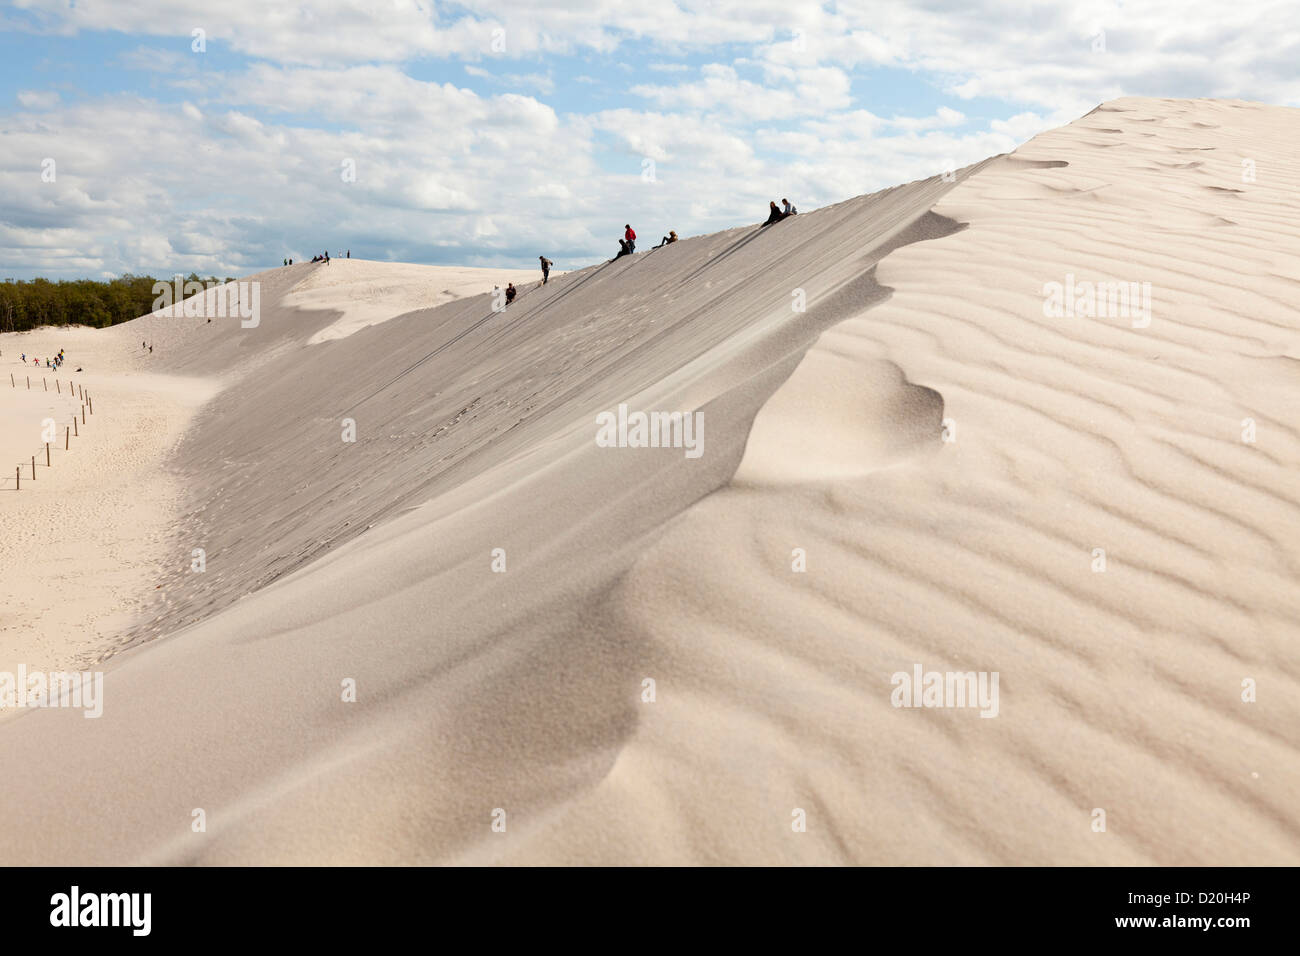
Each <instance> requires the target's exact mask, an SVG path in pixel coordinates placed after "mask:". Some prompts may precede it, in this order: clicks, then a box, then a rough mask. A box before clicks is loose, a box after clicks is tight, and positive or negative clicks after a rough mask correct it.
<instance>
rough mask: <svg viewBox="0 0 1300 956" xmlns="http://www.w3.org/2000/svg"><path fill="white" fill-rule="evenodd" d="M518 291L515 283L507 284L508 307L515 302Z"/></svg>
mask: <svg viewBox="0 0 1300 956" xmlns="http://www.w3.org/2000/svg"><path fill="white" fill-rule="evenodd" d="M516 291H517V290H516V289H515V284H514V283H513V282H508V283H506V305H509V304H510V303H511V302H513V301H515V294H516Z"/></svg>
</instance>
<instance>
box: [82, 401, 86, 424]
mask: <svg viewBox="0 0 1300 956" xmlns="http://www.w3.org/2000/svg"><path fill="white" fill-rule="evenodd" d="M81 424H83V425H84V424H86V406H85V405H82V406H81Z"/></svg>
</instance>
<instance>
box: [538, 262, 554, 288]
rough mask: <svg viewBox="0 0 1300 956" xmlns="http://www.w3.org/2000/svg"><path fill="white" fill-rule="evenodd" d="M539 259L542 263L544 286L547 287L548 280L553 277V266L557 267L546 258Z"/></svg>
mask: <svg viewBox="0 0 1300 956" xmlns="http://www.w3.org/2000/svg"><path fill="white" fill-rule="evenodd" d="M537 258H538V259H540V260H541V262H542V285H546V280H547V279H549V278H550V277H551V266H553V265H555V263H554V262H552V261H551V260H550V259H548V258H546V256H538V257H537Z"/></svg>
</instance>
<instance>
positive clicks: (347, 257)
mask: <svg viewBox="0 0 1300 956" xmlns="http://www.w3.org/2000/svg"><path fill="white" fill-rule="evenodd" d="M344 258H345V259H351V258H352V250H351V249H349V250H348V254H347V255H346V256H344Z"/></svg>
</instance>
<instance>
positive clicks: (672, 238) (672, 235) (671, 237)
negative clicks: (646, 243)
mask: <svg viewBox="0 0 1300 956" xmlns="http://www.w3.org/2000/svg"><path fill="white" fill-rule="evenodd" d="M676 241H677V233H676V232H675V231H674V230H672V229H669V230H668V235H666V236H664V237H663V238H662V239H660V240H659V246H667V245H670V244H671V243H674V242H676ZM659 246H655V248H656V249H658V248H659Z"/></svg>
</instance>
